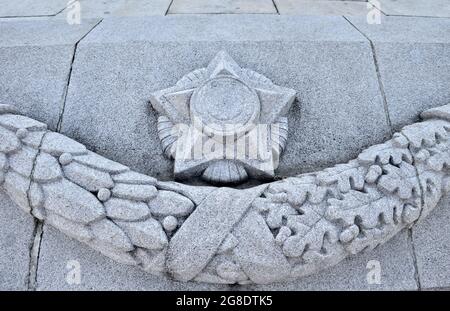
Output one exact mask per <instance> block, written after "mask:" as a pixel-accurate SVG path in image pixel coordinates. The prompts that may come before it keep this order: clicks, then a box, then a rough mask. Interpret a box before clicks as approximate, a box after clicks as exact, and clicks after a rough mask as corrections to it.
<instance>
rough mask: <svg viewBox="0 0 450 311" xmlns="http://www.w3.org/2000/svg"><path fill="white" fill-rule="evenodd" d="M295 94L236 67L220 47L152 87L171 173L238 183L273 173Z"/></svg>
mask: <svg viewBox="0 0 450 311" xmlns="http://www.w3.org/2000/svg"><path fill="white" fill-rule="evenodd" d="M294 99H295V91H294V90H292V89H289V88H284V87H280V86H277V85H275V84H273V83H272V81H270V80H269V79H268V78H266V77H265V76H263V75H261V74H259V73H256V72H254V71H252V70H249V69H246V68H241V67H239V65H238V64H237V63H236V62H235V61H234V60H233V59H232V58H231V57H230V56H229V55H228V54H227V53H226V52H223V51H222V52H219V53H218V54H217V55H216V57H215V58H214V59H213V60H212V61H211V63H210V64H209V65H208V66H207V67H206V68H201V69H197V70H194V71H192V72H190V73H189V74H187V75H185V76H184V77H183V78H182V79H181V80H179V81H178V82H177V83H176V85H175V86H173V87H170V88H167V89H164V90H160V91H157V92H155V93H153V94H152V96H151V104H152V105H153V107H154V108H155V109H156V110H157V111H158V112H159V113H160V117H159V118H158V133H159V137H160V139H161V142H162V146H163V149H164V152H165V154H166V155H168V156H169V157H172V158H174V159H175V168H174V174H175V177H177V178H181V179H184V178H189V177H192V176H198V175H202V177H203V179H205V180H207V181H210V182H212V183H238V182H242V181H244V180H246V179H247V178H248V176H250V177H253V178H263V177H273V176H274V170H275V169H276V167H277V166H278V158H279V155H280V153H281V152H282V150H283V148H284V145H285V143H286V137H287V118H285V115H286V113H287V112H288V110H289V108H290V107H291V104H292V102H293V101H294ZM200 150H201V152H200Z"/></svg>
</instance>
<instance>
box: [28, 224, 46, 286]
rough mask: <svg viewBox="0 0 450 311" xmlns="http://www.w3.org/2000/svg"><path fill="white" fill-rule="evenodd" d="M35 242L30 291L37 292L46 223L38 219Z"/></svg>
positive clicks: (31, 249)
mask: <svg viewBox="0 0 450 311" xmlns="http://www.w3.org/2000/svg"><path fill="white" fill-rule="evenodd" d="M34 226H35V227H34V230H33V236H34V237H33V240H32V242H31V247H30V263H29V269H28V284H27V288H28V290H29V291H35V290H36V287H37V271H38V267H39V256H40V253H41V241H42V235H43V232H44V229H43V228H44V223H43V222H42V221H40V220H38V219H37V218H35V219H34Z"/></svg>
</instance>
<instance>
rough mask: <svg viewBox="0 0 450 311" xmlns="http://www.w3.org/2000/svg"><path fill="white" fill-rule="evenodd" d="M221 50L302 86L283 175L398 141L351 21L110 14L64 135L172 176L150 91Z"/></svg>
mask: <svg viewBox="0 0 450 311" xmlns="http://www.w3.org/2000/svg"><path fill="white" fill-rule="evenodd" d="M200 29H201V31H197V30H200ZM220 50H226V51H227V52H228V53H229V54H230V56H231V57H233V59H235V60H236V62H237V63H238V64H239V65H240V66H242V67H247V68H250V69H252V70H255V71H257V72H260V73H261V74H263V75H265V76H267V77H269V78H271V79H272V80H273V82H274V83H275V84H277V85H281V86H285V87H289V88H292V89H295V90H297V91H298V98H299V99H300V102H295V103H294V104H293V108H292V110H291V112H290V113H289V114H288V115H289V122H290V125H289V126H290V132H289V137H288V144H287V149H286V151H285V152H284V154H283V156H282V159H281V164H280V168H279V171H278V172H279V174H280V175H293V174H297V173H300V172H304V171H308V170H313V169H316V168H318V166H327V165H331V164H335V163H336V162H344V161H347V160H349V159H351V158H353V157H355V156H356V155H357V154H358V153H359V152H360V151H361V150H362V149H363V148H364V147H367V146H370V145H372V144H374V143H378V142H382V141H383V140H385V139H387V138H388V128H387V123H386V117H385V115H384V110H383V105H382V102H381V96H380V93H379V90H378V84H377V79H376V73H375V68H374V65H373V60H372V55H371V50H370V45H369V43H368V42H367V40H366V39H365V38H364V37H363V36H362V35H361V34H360V33H359V32H358V31H356V30H355V29H354V28H353V27H352V26H351V25H350V24H349V23H348V22H346V21H345V20H344V19H343V18H341V17H320V18H319V17H314V16H303V17H301V18H300V17H293V16H283V17H280V16H271V15H270V16H269V15H264V16H263V15H251V16H250V15H213V16H206V15H203V16H200V15H199V16H196V18H195V19H192V18H189V17H188V16H169V17H152V18H146V19H139V18H136V19H133V20H132V21H131V20H124V19H118V18H117V19H114V18H110V19H106V20H104V21H103V22H102V23H101V24H100V25H99V26H98V27H97V28H96V29H94V31H92V32H91V33H90V34H89V35H88V36H87V37H86V38H85V39H84V40H83V41H82V42H81V43H80V45H79V46H78V50H77V55H76V59H75V62H74V66H73V71H72V78H71V85H70V87H69V93H68V98H67V102H66V109H65V114H64V118H63V122H62V132H64V133H65V134H66V135H68V136H69V137H73V138H75V139H77V140H78V141H80V142H82V143H84V144H86V145H87V146H88V147H89V148H92V149H93V150H95V151H96V152H98V153H100V154H102V155H104V156H106V157H110V158H111V159H113V160H115V161H118V162H121V163H123V164H126V165H127V166H130V167H131V168H132V169H134V170H136V171H139V172H141V173H146V174H148V175H151V176H154V177H157V178H162V179H171V177H172V171H173V169H172V163H171V161H169V160H167V159H166V158H164V156H163V154H162V150H161V147H160V143H159V140H158V137H157V129H156V113H155V111H154V110H153V109H152V108H151V107H150V105H149V103H148V100H149V98H150V94H151V93H152V92H154V91H156V90H159V89H163V88H167V87H169V86H171V85H173V84H174V83H175V82H176V81H177V80H179V79H180V78H181V76H182V75H183V74H186V73H188V72H190V71H192V70H194V69H196V68H200V67H204V66H206V65H207V64H208V63H209V61H210V60H211V59H212V58H213V57H214V56H215V55H216V54H217V52H219V51H220ZM111 64H114V65H113V66H111ZM349 64H352V65H351V67H349Z"/></svg>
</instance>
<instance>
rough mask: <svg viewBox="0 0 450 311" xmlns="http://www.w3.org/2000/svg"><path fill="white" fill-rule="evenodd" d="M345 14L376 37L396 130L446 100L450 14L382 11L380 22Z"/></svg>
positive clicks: (449, 77)
mask: <svg viewBox="0 0 450 311" xmlns="http://www.w3.org/2000/svg"><path fill="white" fill-rule="evenodd" d="M349 19H350V21H351V22H352V23H353V24H354V25H355V26H356V27H357V28H358V29H359V30H361V31H362V32H363V33H364V34H365V35H367V36H368V37H369V38H370V40H371V41H372V42H373V43H374V46H375V51H376V56H377V61H378V65H379V70H380V74H381V79H382V81H383V86H384V90H385V93H386V99H387V104H388V109H389V114H390V118H391V121H392V124H393V126H394V128H395V129H396V130H397V129H400V128H401V127H403V126H404V125H406V124H410V123H413V122H415V121H417V120H418V115H419V113H420V112H422V111H424V110H426V109H428V108H432V107H436V106H441V105H445V104H448V103H450V93H449V91H448V90H449V88H450V19H438V18H433V19H431V18H413V17H384V18H383V19H382V22H381V24H380V25H369V24H367V22H366V20H365V19H362V18H355V17H353V18H349Z"/></svg>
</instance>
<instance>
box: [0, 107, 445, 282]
mask: <svg viewBox="0 0 450 311" xmlns="http://www.w3.org/2000/svg"><path fill="white" fill-rule="evenodd" d="M421 116H422V118H423V119H424V121H423V122H420V123H416V124H413V125H409V126H406V127H405V128H404V129H403V130H401V131H400V132H399V133H396V134H395V135H394V136H393V138H392V139H391V140H389V141H387V142H385V143H383V144H380V145H375V146H373V147H370V148H368V149H367V150H364V151H363V152H362V153H361V154H360V155H359V156H358V158H357V159H354V160H351V161H349V162H348V163H346V164H339V165H336V166H335V167H331V168H328V169H325V170H323V171H319V172H315V173H310V174H303V175H299V176H295V177H290V178H286V179H284V180H281V181H276V182H272V183H268V184H264V185H261V186H257V187H253V188H249V189H245V190H238V189H233V188H226V187H223V188H215V187H206V186H199V187H194V186H187V185H183V184H180V183H175V182H160V181H157V180H156V179H154V178H152V177H149V176H146V175H142V174H139V173H136V172H133V171H131V170H130V169H129V168H127V167H126V166H124V165H121V164H119V163H116V162H113V161H111V160H108V159H106V158H104V157H102V156H100V155H98V154H95V153H93V152H90V151H88V150H87V149H86V148H85V146H83V145H82V144H80V143H78V142H76V141H74V140H72V139H70V138H68V137H66V136H64V135H61V134H59V133H55V132H52V131H49V130H47V127H46V125H45V124H43V123H41V122H38V121H36V120H33V119H30V118H28V117H26V116H22V115H19V114H18V113H17V111H15V109H14V108H13V107H11V106H7V105H0V182H1V187H2V188H3V189H4V190H5V191H6V193H8V195H9V196H10V197H11V199H12V200H13V201H14V202H15V203H16V204H17V205H18V206H20V207H21V208H22V209H23V210H24V211H26V212H28V213H30V214H31V215H33V216H34V217H36V218H37V219H39V220H41V221H44V222H45V223H47V224H50V225H52V226H54V227H56V228H58V229H59V230H61V231H62V232H64V233H65V234H67V235H69V236H70V237H73V238H75V239H77V240H79V241H81V242H84V243H86V244H88V245H89V246H91V247H93V248H94V249H96V250H98V251H100V252H101V253H103V254H104V255H106V256H108V257H110V258H112V259H113V260H116V261H118V262H120V263H124V264H129V265H135V266H139V267H140V268H142V269H143V270H144V271H147V272H150V273H154V274H163V275H168V276H171V277H173V278H175V279H177V280H182V281H190V280H193V281H199V282H212V283H226V284H234V283H239V284H249V283H258V284H263V283H270V282H277V281H283V280H290V279H294V278H299V277H302V276H305V275H308V274H312V273H314V272H316V271H318V270H321V269H324V268H327V267H329V266H332V265H335V264H336V263H338V262H339V261H341V260H342V259H343V258H345V257H347V256H349V255H351V254H356V253H358V252H361V251H363V250H365V249H372V248H374V247H375V246H377V245H379V244H380V243H383V242H385V241H387V240H389V239H390V238H391V237H393V236H394V235H395V234H396V233H397V232H399V231H400V230H402V229H403V228H406V227H410V226H412V225H413V224H414V223H416V222H417V221H419V220H421V219H422V218H424V217H426V216H427V215H428V214H429V213H430V211H431V210H432V209H433V208H434V207H435V206H436V204H437V203H438V201H439V199H440V198H441V197H442V196H443V195H444V194H445V193H446V192H448V191H449V190H450V182H449V181H450V180H449V165H450V152H449V147H450V141H449V132H450V105H446V106H442V107H439V108H434V109H430V110H427V111H425V112H424V113H422V114H421Z"/></svg>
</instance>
